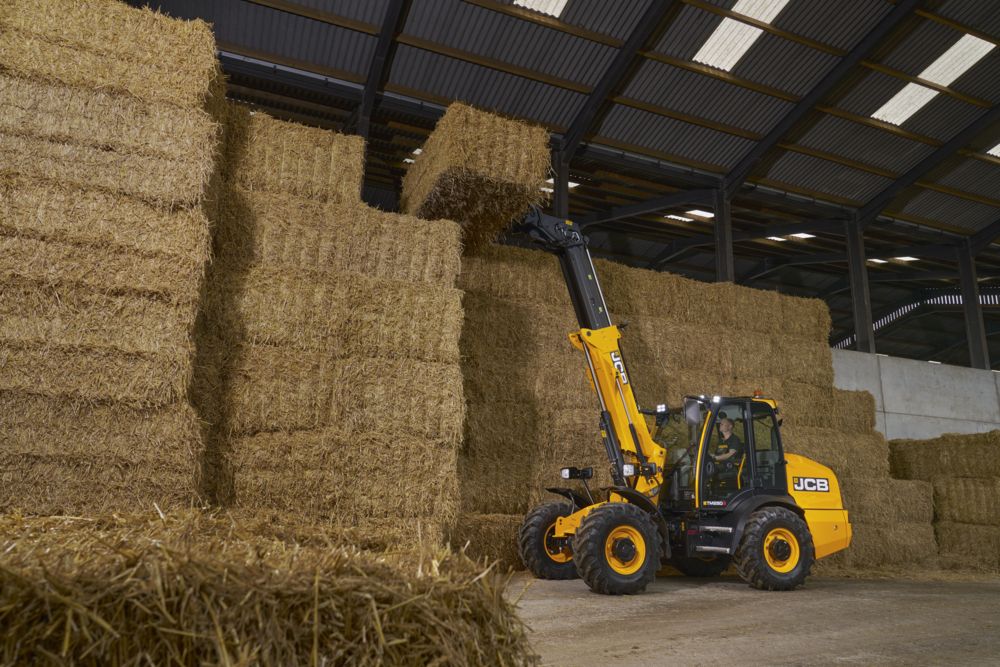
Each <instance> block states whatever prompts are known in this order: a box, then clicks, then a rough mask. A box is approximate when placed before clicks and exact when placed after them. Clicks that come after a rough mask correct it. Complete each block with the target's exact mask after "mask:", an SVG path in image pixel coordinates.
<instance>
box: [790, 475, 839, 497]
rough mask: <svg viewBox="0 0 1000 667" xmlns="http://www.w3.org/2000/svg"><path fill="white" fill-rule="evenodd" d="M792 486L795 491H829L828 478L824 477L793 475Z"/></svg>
mask: <svg viewBox="0 0 1000 667" xmlns="http://www.w3.org/2000/svg"><path fill="white" fill-rule="evenodd" d="M792 488H793V489H795V490H796V491H819V492H824V493H825V492H829V490H830V480H828V479H827V478H826V477H793V478H792Z"/></svg>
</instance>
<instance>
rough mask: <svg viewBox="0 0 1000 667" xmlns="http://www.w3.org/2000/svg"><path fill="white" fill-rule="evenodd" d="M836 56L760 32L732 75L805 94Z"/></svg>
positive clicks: (833, 62) (827, 69)
mask: <svg viewBox="0 0 1000 667" xmlns="http://www.w3.org/2000/svg"><path fill="white" fill-rule="evenodd" d="M838 61H839V59H838V58H837V57H836V56H831V55H830V54H828V53H823V52H822V51H817V50H815V49H812V48H810V47H808V46H803V45H802V44H796V43H795V42H791V41H789V40H787V39H783V38H781V37H777V36H775V35H772V34H770V33H764V34H762V35H761V36H760V37H759V38H758V39H757V41H756V42H754V45H753V46H751V47H750V50H749V51H747V53H746V55H745V56H743V57H742V58H741V59H740V61H739V62H738V63H737V64H736V67H734V68H733V74H735V75H736V76H742V77H744V78H747V79H750V80H751V81H756V82H757V83H763V84H766V85H768V86H773V87H775V88H780V89H781V90H784V91H787V92H790V93H795V94H796V95H805V94H806V93H808V92H809V91H810V90H811V89H812V88H813V87H814V86H815V85H816V84H817V83H818V82H819V80H820V79H821V78H822V77H823V75H824V74H826V73H827V72H828V71H829V70H830V68H831V67H833V66H834V65H836V64H837V62H838Z"/></svg>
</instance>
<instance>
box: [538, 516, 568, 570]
mask: <svg viewBox="0 0 1000 667" xmlns="http://www.w3.org/2000/svg"><path fill="white" fill-rule="evenodd" d="M555 536H556V524H555V522H553V523H552V525H551V526H549V528H548V530H546V531H545V540H544V543H545V553H546V554H547V555H548V557H549V558H550V559H551V560H552V561H553V562H555V563H568V562H569V561H571V560H573V555H572V554H568V553H563V549H552V548H550V547H549V543H550V540H552V539H553V538H555Z"/></svg>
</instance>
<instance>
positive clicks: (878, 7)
mask: <svg viewBox="0 0 1000 667" xmlns="http://www.w3.org/2000/svg"><path fill="white" fill-rule="evenodd" d="M891 10H892V5H890V4H889V3H887V2H885V0H838V1H837V2H830V0H795V1H794V2H789V3H788V5H786V6H785V8H784V9H783V10H781V13H780V14H778V16H777V17H775V19H774V21H773V22H772V23H773V24H774V25H775V27H778V28H781V29H783V30H787V31H789V32H793V33H795V34H796V35H802V36H803V37H808V38H810V39H814V40H816V41H817V42H822V43H824V44H829V45H830V46H835V47H837V48H840V49H844V50H845V51H847V50H850V49H851V48H853V47H854V45H855V44H857V43H858V42H860V41H861V39H862V38H863V37H864V36H865V34H866V33H868V32H869V31H871V29H872V28H874V27H875V25H876V24H877V23H878V22H879V20H880V19H881V18H882V17H883V16H885V15H886V14H887V13H889V11H891Z"/></svg>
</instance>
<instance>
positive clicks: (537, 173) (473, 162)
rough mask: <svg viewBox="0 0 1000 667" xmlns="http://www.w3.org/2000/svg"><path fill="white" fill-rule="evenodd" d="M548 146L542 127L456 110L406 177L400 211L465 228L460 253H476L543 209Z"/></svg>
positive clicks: (455, 106)
mask: <svg viewBox="0 0 1000 667" xmlns="http://www.w3.org/2000/svg"><path fill="white" fill-rule="evenodd" d="M548 144H549V136H548V132H547V131H546V130H545V129H544V128H542V127H539V126H534V125H528V124H527V123H524V122H521V121H516V120H511V119H507V118H503V117H501V116H498V115H496V114H491V113H486V112H483V111H479V110H477V109H474V108H472V107H470V106H467V105H465V104H461V103H457V102H456V103H454V104H452V105H451V106H449V107H448V109H447V111H446V112H445V114H444V115H443V116H442V117H441V119H440V120H439V121H438V123H437V125H436V126H435V128H434V131H433V132H432V133H431V135H430V137H428V139H427V143H426V144H425V145H424V148H423V152H422V153H420V154H419V155H417V156H416V158H415V160H414V162H413V164H412V165H411V166H410V168H409V170H408V171H407V173H406V177H405V178H404V179H403V194H402V209H403V211H404V212H406V213H408V214H411V215H416V216H419V217H421V218H427V219H434V218H447V219H449V220H457V221H458V222H460V223H462V224H463V225H464V227H465V246H466V248H467V249H468V250H470V251H478V250H480V249H483V248H484V247H486V246H487V245H488V244H489V243H490V242H491V241H494V240H496V238H497V236H498V235H499V234H500V233H501V232H502V231H504V229H505V228H506V227H507V226H508V225H509V224H510V223H511V221H512V220H514V219H515V218H518V217H520V216H521V215H523V214H524V213H526V212H527V210H528V208H529V207H530V206H532V205H535V204H539V203H541V202H542V201H543V199H544V195H543V194H542V191H541V188H542V187H544V186H545V179H546V176H547V174H548V170H549V152H548Z"/></svg>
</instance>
